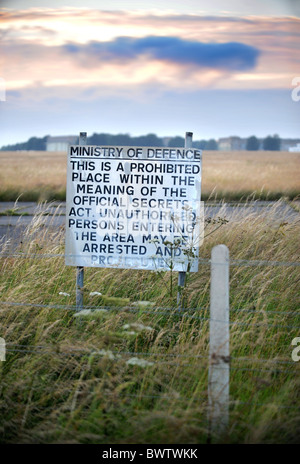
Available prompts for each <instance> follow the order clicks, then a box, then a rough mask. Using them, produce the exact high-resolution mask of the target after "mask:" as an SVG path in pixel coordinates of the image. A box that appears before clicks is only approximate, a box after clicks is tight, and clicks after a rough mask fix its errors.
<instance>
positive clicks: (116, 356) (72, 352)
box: [6, 343, 295, 373]
mask: <svg viewBox="0 0 300 464" xmlns="http://www.w3.org/2000/svg"><path fill="white" fill-rule="evenodd" d="M6 346H7V347H14V348H7V349H6V351H7V352H17V353H31V354H51V355H60V356H83V357H84V356H89V357H92V356H97V355H98V356H101V357H103V358H108V359H110V360H112V361H118V360H121V358H122V357H126V356H133V357H136V356H146V357H150V356H153V357H171V358H178V359H186V358H192V359H201V360H202V361H203V360H206V363H205V365H201V364H200V365H199V364H197V365H195V364H189V363H175V362H170V361H151V364H160V365H165V364H167V365H175V366H186V367H193V368H207V367H209V357H208V355H207V356H204V355H193V354H191V355H186V354H185V355H182V354H173V353H149V352H135V351H115V350H113V351H112V350H105V349H93V350H91V349H89V350H85V349H82V348H81V349H80V348H71V349H69V350H68V351H61V350H60V349H59V347H57V346H53V347H51V346H46V345H20V344H13V343H8V344H7V345H6ZM32 348H33V349H32ZM49 348H50V350H49ZM51 348H52V349H51ZM230 360H231V361H232V360H233V361H243V362H245V361H246V362H254V363H255V362H262V363H271V364H291V365H293V366H294V367H295V362H294V361H283V360H268V359H259V358H246V359H245V358H237V357H230ZM218 368H219V369H226V370H227V369H228V368H230V370H239V371H252V372H260V373H261V372H274V371H276V373H277V372H280V373H291V372H293V369H278V368H277V367H272V368H270V369H262V368H250V367H237V366H231V365H230V366H225V367H223V366H218Z"/></svg>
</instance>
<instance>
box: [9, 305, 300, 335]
mask: <svg viewBox="0 0 300 464" xmlns="http://www.w3.org/2000/svg"><path fill="white" fill-rule="evenodd" d="M0 304H3V305H11V306H19V307H21V306H29V307H37V308H47V309H66V310H70V311H71V310H72V311H73V312H75V313H76V315H77V316H78V317H79V318H80V319H81V320H82V317H84V314H83V315H82V316H81V315H80V312H81V311H82V310H91V311H92V312H93V311H95V312H96V311H97V310H98V311H107V312H109V311H113V310H118V311H124V312H132V313H136V314H137V313H138V314H153V315H157V314H169V315H170V314H171V315H172V316H176V317H179V316H180V317H182V318H183V317H186V318H189V319H196V320H200V321H211V322H220V323H229V325H233V326H234V325H239V326H249V325H252V326H256V327H260V326H266V327H269V328H281V329H297V330H298V329H300V326H296V325H282V324H273V323H269V322H266V321H259V322H252V321H247V322H242V321H229V322H228V321H225V320H221V319H212V318H210V317H204V316H197V315H193V314H185V311H184V310H181V309H178V308H173V312H172V313H171V308H170V309H167V310H154V309H152V310H145V309H143V308H140V309H134V308H131V307H129V306H124V307H118V306H115V307H114V306H99V307H90V306H87V307H83V308H82V309H81V310H78V308H76V306H69V305H46V304H41V303H17V302H9V301H0ZM200 309H201V308H200ZM203 309H204V308H202V310H203ZM205 310H207V308H205ZM196 311H197V310H196ZM266 313H267V311H266ZM264 314H265V313H264ZM283 314H284V312H283Z"/></svg>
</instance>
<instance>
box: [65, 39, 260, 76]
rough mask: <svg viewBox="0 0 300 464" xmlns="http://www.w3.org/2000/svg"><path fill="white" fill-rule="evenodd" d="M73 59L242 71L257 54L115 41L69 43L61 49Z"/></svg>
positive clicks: (246, 49) (233, 48) (174, 42)
mask: <svg viewBox="0 0 300 464" xmlns="http://www.w3.org/2000/svg"><path fill="white" fill-rule="evenodd" d="M63 49H64V51H65V52H67V53H69V54H71V55H73V56H75V57H76V56H78V57H80V56H83V55H84V56H86V57H92V58H94V59H95V58H96V59H99V60H101V61H128V60H133V59H135V58H138V57H139V56H141V55H148V56H150V57H151V58H154V59H158V60H163V61H169V62H173V63H177V64H182V65H193V66H197V67H206V68H213V69H225V70H228V71H244V70H248V69H252V68H254V67H255V65H256V61H257V58H258V56H259V54H260V52H259V50H258V49H257V48H255V47H252V46H250V45H245V44H243V43H240V42H226V43H203V42H197V41H188V40H183V39H179V38H177V37H159V36H149V37H143V38H132V37H118V38H116V39H115V40H112V41H110V42H95V41H93V42H89V43H88V44H86V45H77V44H73V43H69V44H67V45H64V46H63Z"/></svg>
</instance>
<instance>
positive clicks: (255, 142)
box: [246, 134, 281, 151]
mask: <svg viewBox="0 0 300 464" xmlns="http://www.w3.org/2000/svg"><path fill="white" fill-rule="evenodd" d="M280 146H281V140H280V137H279V136H278V135H277V134H275V135H274V136H273V137H272V136H271V135H268V136H267V137H265V138H264V139H263V140H262V146H261V143H260V141H259V139H258V138H257V137H255V135H251V137H248V139H247V141H246V150H253V151H256V150H259V149H261V148H262V149H263V150H268V151H278V150H280Z"/></svg>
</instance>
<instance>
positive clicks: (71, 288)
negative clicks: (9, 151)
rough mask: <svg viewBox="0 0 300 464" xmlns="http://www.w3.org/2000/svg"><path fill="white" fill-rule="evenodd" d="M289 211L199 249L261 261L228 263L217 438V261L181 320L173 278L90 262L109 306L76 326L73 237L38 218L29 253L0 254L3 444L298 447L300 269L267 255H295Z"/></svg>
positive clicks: (94, 286) (88, 274) (230, 229)
mask: <svg viewBox="0 0 300 464" xmlns="http://www.w3.org/2000/svg"><path fill="white" fill-rule="evenodd" d="M18 156H21V155H18ZM47 156H48V160H49V159H55V160H56V157H58V158H59V155H51V157H52V156H53V157H54V158H51V157H50V155H47ZM208 156H210V155H207V158H208ZM218 156H223V157H225V155H220V154H212V158H213V159H214V160H215V162H216V159H217V157H218ZM248 156H249V155H248ZM268 156H269V155H268ZM281 156H282V154H281ZM33 159H35V158H33ZM59 159H60V162H61V163H62V159H63V157H62V156H61V158H59ZM44 162H45V160H44ZM207 162H208V161H207ZM48 163H49V161H48ZM57 164H58V163H57ZM17 166H18V164H17ZM19 166H20V165H19ZM53 166H55V169H56V172H57V174H58V173H59V169H57V166H56V163H53ZM206 169H207V166H206ZM253 169H255V170H256V168H254V167H253ZM39 170H40V172H42V171H43V170H44V171H43V172H44V173H45V175H46V172H47V163H46V162H45V164H44V165H43V167H41V165H40V166H39ZM50 172H52V171H50ZM253 172H254V171H253ZM216 173H217V169H216ZM60 175H62V173H60ZM219 175H220V176H221V177H222V173H220V174H219ZM276 175H279V174H276ZM49 176H50V174H49ZM51 176H52V174H51ZM27 177H29V175H28V176H24V179H25V180H26V181H29V179H27ZM279 177H280V176H279ZM223 178H224V175H223ZM45 179H46V177H45ZM52 179H53V182H54V183H55V182H56V179H55V176H54V177H52ZM224 181H225V179H224ZM35 184H36V180H34V182H33V184H32V185H35ZM53 185H54V184H53ZM55 185H57V186H59V185H60V184H59V182H57V183H55ZM224 185H225V184H224ZM274 185H275V184H274ZM282 185H284V184H282ZM295 185H296V184H295ZM249 188H250V187H249ZM279 206H281V203H280V202H277V203H276V204H275V205H274V206H272V207H271V208H270V209H269V210H268V213H266V212H264V214H263V215H249V217H248V218H246V219H244V220H243V221H233V220H232V221H229V223H228V224H225V225H223V226H222V227H221V228H220V229H219V230H217V231H215V233H212V234H211V235H209V234H210V232H212V230H210V229H207V238H206V239H205V240H204V244H203V246H202V248H201V258H204V259H208V258H209V257H210V253H211V249H212V247H213V246H214V245H215V244H219V243H224V244H225V245H227V246H228V248H229V250H230V256H231V259H234V260H241V259H245V260H263V262H262V263H261V264H260V265H259V264H257V265H247V263H245V264H244V265H241V264H240V265H237V264H236V265H232V266H231V269H230V321H231V325H230V334H231V340H230V351H231V361H230V366H231V371H230V398H231V403H230V423H229V428H228V430H227V432H226V433H225V434H224V435H223V436H222V437H219V438H218V439H214V437H211V436H210V433H209V428H208V422H207V377H208V358H207V356H208V347H209V330H208V329H209V290H210V267H209V265H207V264H206V265H200V268H199V272H197V273H194V274H192V275H191V276H190V278H189V281H188V285H187V292H186V308H190V309H189V310H186V311H182V312H178V311H177V310H176V309H175V306H176V302H175V299H176V295H175V294H173V295H171V294H170V273H165V274H164V275H163V276H159V275H158V274H157V273H155V272H150V271H143V272H142V271H131V270H117V269H100V268H98V269H91V268H86V270H85V288H84V302H85V306H87V307H94V308H95V307H97V308H99V307H106V306H107V305H110V306H112V307H113V308H112V309H110V310H107V311H105V310H102V311H101V310H99V311H97V310H95V309H94V310H92V311H90V312H89V313H88V314H86V315H85V316H81V318H80V319H78V317H76V316H74V314H75V313H74V311H73V310H72V309H67V308H65V307H64V305H70V306H72V307H74V304H75V269H74V268H70V267H66V266H65V265H64V259H63V257H61V256H59V255H60V254H63V252H64V231H63V229H61V230H54V231H51V229H45V228H44V227H42V226H41V221H40V218H39V217H36V220H35V223H34V225H33V226H31V227H30V228H28V229H27V231H26V233H25V234H24V236H23V239H22V243H20V244H16V246H17V250H18V251H19V252H20V254H21V256H18V257H13V256H8V257H2V258H1V260H0V264H1V272H0V293H1V296H0V300H1V303H0V336H1V337H3V338H4V339H5V340H6V344H7V353H6V361H5V362H1V363H0V417H1V420H0V442H2V443H99V444H116V443H123V444H124V443H126V444H139V443H141V444H201V443H208V442H209V441H211V440H212V441H217V442H218V443H299V437H300V413H299V393H300V388H299V387H300V380H299V367H300V362H298V363H297V362H294V361H292V358H291V353H292V349H293V347H292V345H291V343H292V340H293V338H295V337H297V336H299V334H300V332H299V330H300V328H299V327H300V316H299V302H300V301H299V267H296V266H286V265H282V266H275V265H270V264H269V265H267V264H266V262H265V261H270V260H271V261H273V262H274V261H276V262H283V263H286V262H289V261H290V262H295V261H299V232H300V225H299V221H298V222H291V223H281V224H280V223H279V222H278V221H274V218H277V219H278V213H277V210H278V207H279ZM10 240H13V237H10ZM9 246H10V244H9V243H7V248H8V247H9ZM5 249H6V248H5V246H4V251H5ZM95 292H98V293H101V295H100V294H95ZM141 301H143V302H145V301H147V302H149V303H147V305H146V306H144V304H141V303H139V302H141ZM4 302H11V303H14V304H11V305H8V304H5V303H4ZM25 303H27V304H25ZM28 303H29V304H33V305H37V306H30V305H28ZM38 305H41V306H38ZM43 305H46V306H43ZM167 308H173V309H171V310H170V309H167ZM136 358H138V360H139V361H137V360H136Z"/></svg>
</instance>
